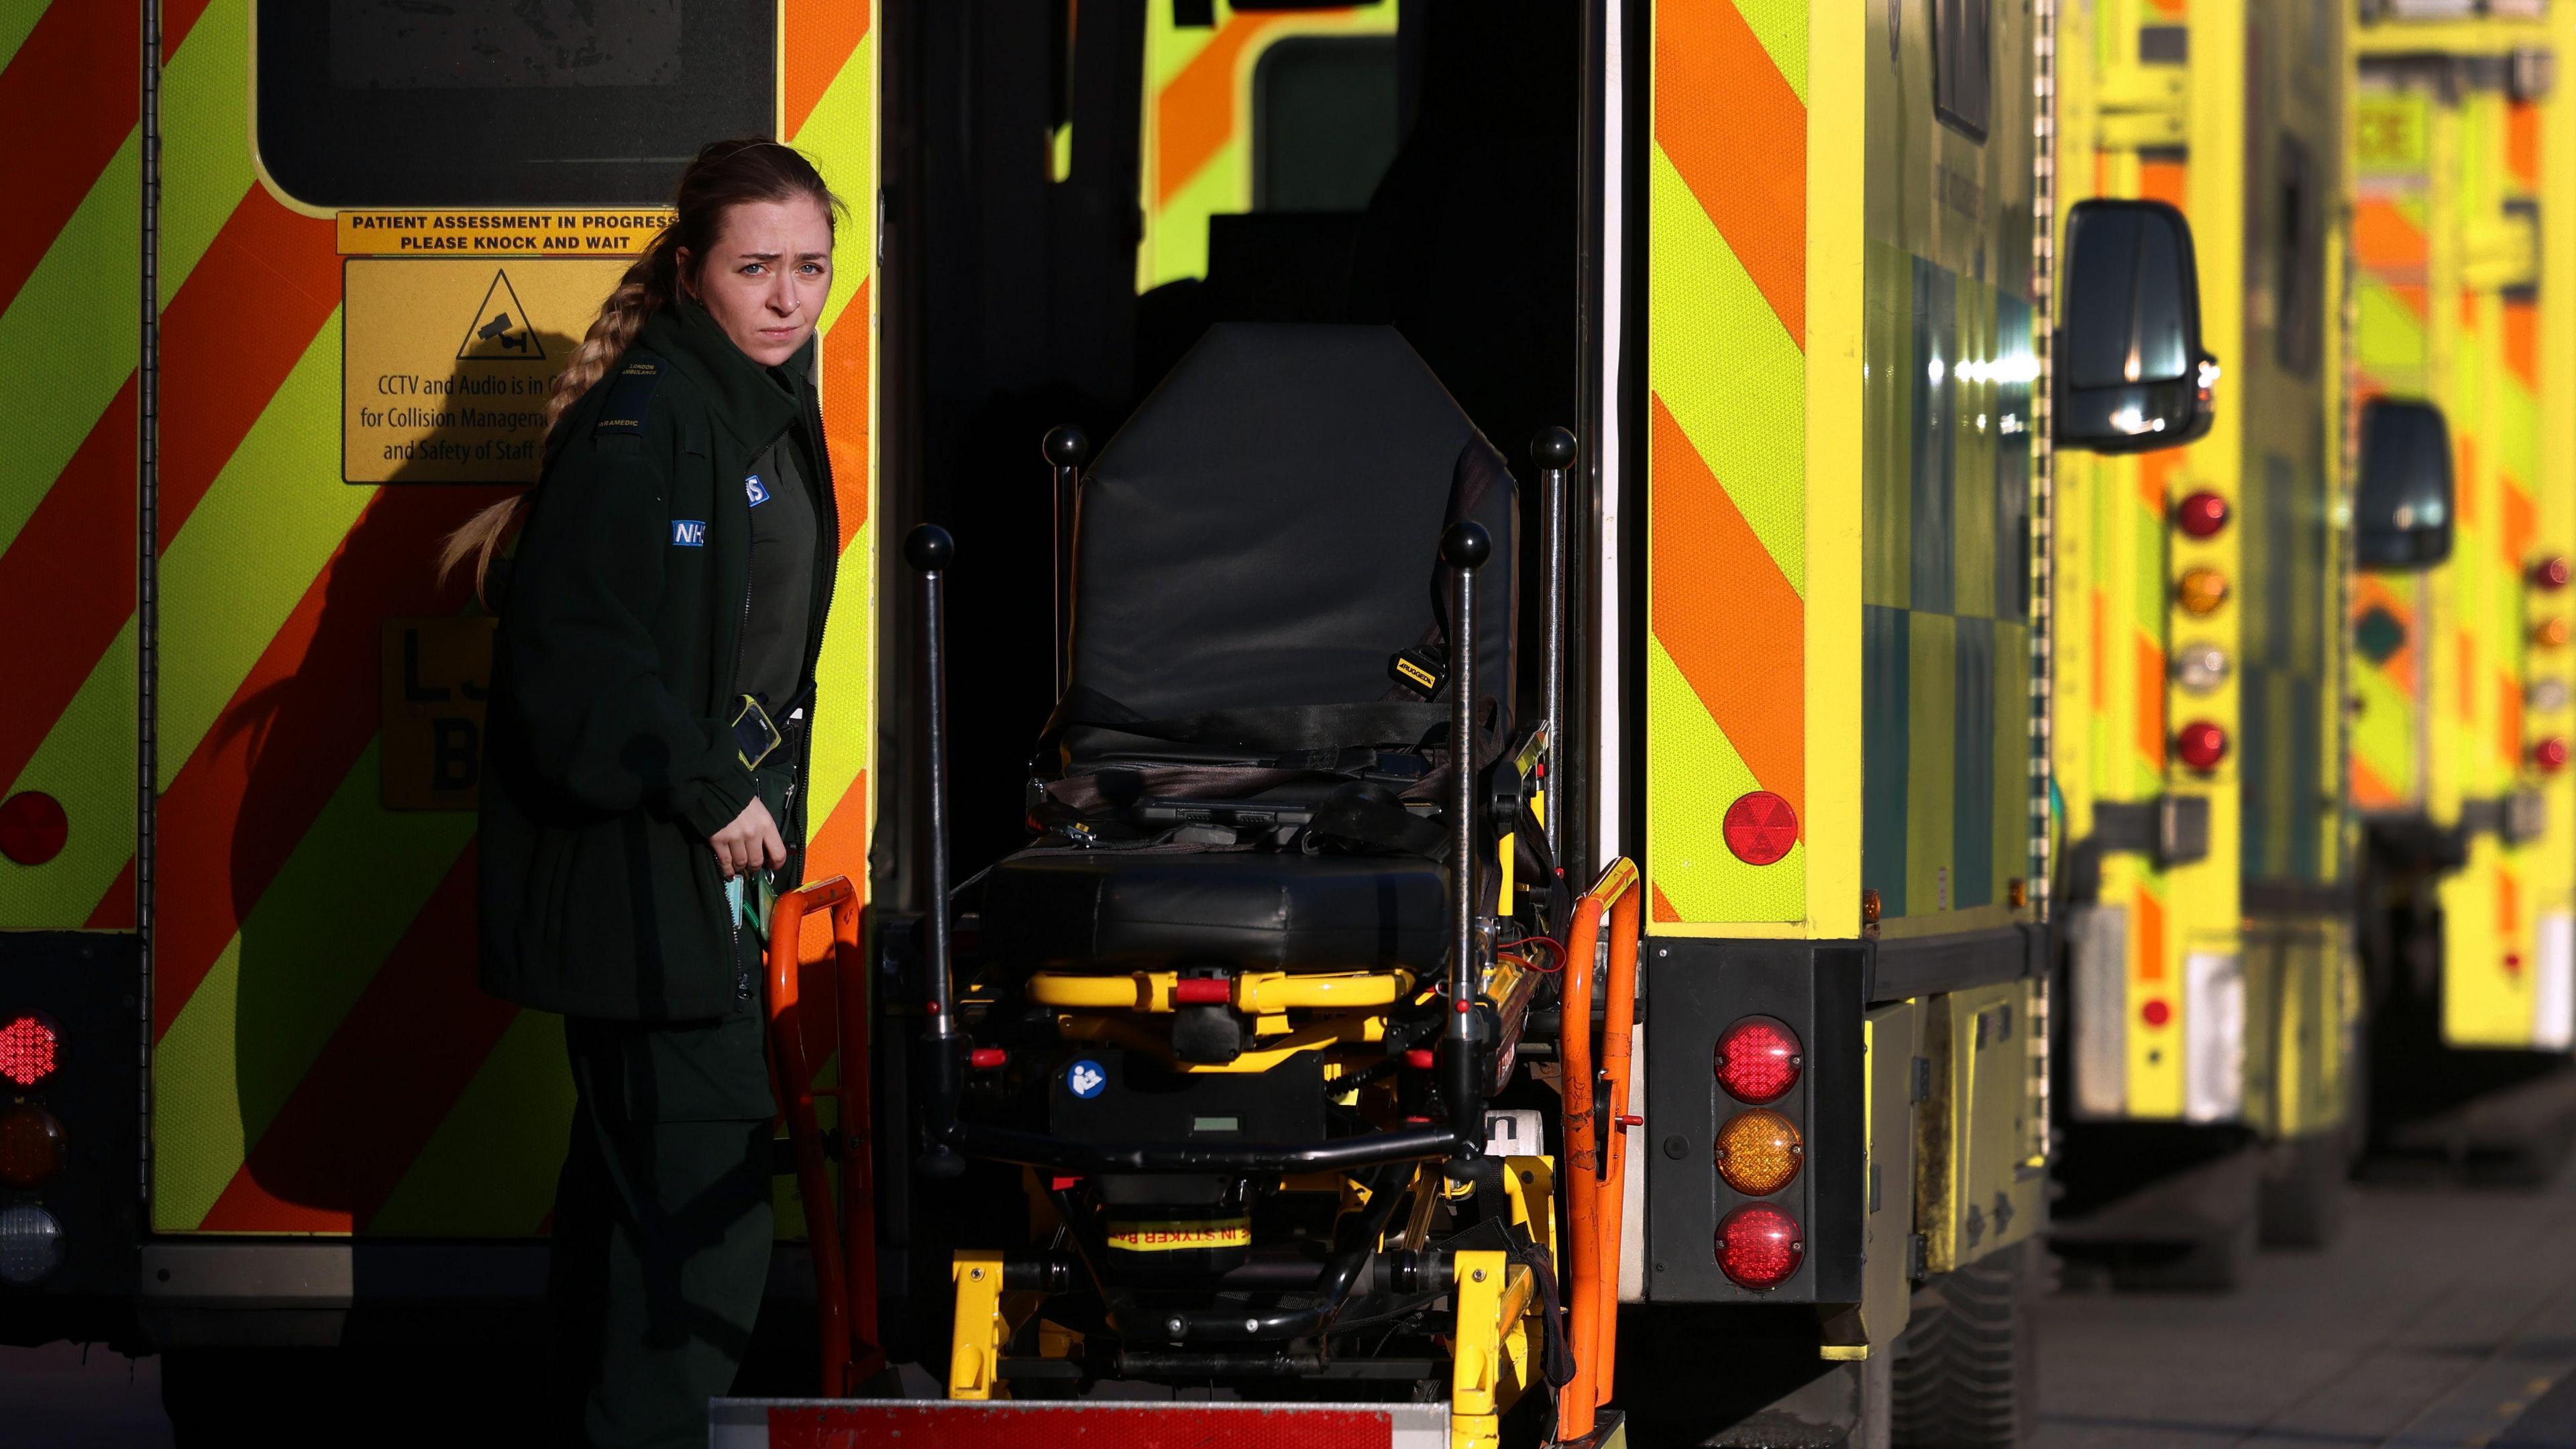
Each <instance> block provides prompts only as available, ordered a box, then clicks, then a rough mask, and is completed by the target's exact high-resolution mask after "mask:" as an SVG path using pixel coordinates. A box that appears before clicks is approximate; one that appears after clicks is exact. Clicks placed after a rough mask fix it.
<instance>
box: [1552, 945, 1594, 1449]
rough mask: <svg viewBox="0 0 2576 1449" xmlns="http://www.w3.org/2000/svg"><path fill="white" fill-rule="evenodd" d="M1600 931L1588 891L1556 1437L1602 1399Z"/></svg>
mask: <svg viewBox="0 0 2576 1449" xmlns="http://www.w3.org/2000/svg"><path fill="white" fill-rule="evenodd" d="M1600 936H1601V901H1600V899H1599V898H1598V897H1595V896H1590V895H1586V896H1585V897H1584V898H1583V899H1582V900H1581V901H1580V902H1578V903H1577V904H1576V906H1575V908H1574V920H1573V922H1572V924H1570V925H1568V926H1567V927H1566V931H1565V969H1564V970H1563V971H1562V972H1561V973H1560V975H1559V979H1560V980H1562V981H1563V982H1564V983H1565V985H1564V988H1563V992H1564V996H1563V1000H1562V1001H1561V1002H1560V1004H1559V1012H1560V1015H1561V1016H1562V1018H1563V1019H1562V1021H1561V1022H1560V1024H1559V1026H1558V1028H1557V1046H1556V1063H1557V1089H1558V1091H1559V1092H1560V1093H1561V1094H1562V1095H1563V1096H1564V1099H1565V1134H1564V1135H1565V1162H1566V1168H1565V1228H1566V1232H1565V1242H1566V1247H1567V1249H1568V1250H1569V1251H1568V1253H1567V1260H1566V1265H1565V1268H1566V1292H1565V1309H1566V1319H1567V1322H1566V1328H1565V1332H1566V1340H1567V1342H1568V1343H1569V1344H1570V1345H1572V1347H1573V1350H1574V1379H1573V1381H1572V1382H1571V1383H1569V1384H1567V1385H1566V1386H1565V1392H1564V1393H1562V1394H1559V1395H1558V1396H1557V1410H1556V1411H1557V1418H1558V1423H1557V1426H1556V1435H1557V1437H1558V1438H1559V1439H1566V1440H1572V1439H1580V1438H1582V1437H1583V1436H1584V1435H1586V1434H1589V1433H1591V1432H1592V1410H1593V1407H1594V1405H1595V1404H1597V1403H1599V1402H1600V1401H1599V1399H1597V1398H1596V1397H1595V1394H1594V1391H1595V1388H1596V1385H1595V1384H1594V1382H1593V1371H1594V1368H1595V1363H1596V1354H1597V1350H1596V1349H1595V1347H1594V1345H1595V1344H1597V1343H1598V1342H1599V1341H1600V1339H1599V1335H1600V1322H1601V1320H1600V1285H1601V1265H1600V1264H1599V1262H1598V1261H1596V1252H1597V1249H1598V1247H1599V1243H1598V1234H1599V1225H1598V1223H1597V1221H1596V1215H1597V1214H1598V1213H1599V1211H1600V1183H1599V1181H1598V1180H1597V1178H1598V1174H1599V1172H1600V1169H1601V1154H1600V1150H1599V1147H1598V1145H1597V1144H1598V1140H1599V1128H1598V1124H1597V1123H1595V1122H1594V1121H1593V1120H1592V1119H1593V1111H1592V956H1593V952H1594V950H1595V949H1596V943H1597V942H1598V941H1599V940H1600Z"/></svg>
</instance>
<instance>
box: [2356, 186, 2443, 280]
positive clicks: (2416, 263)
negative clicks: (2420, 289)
mask: <svg viewBox="0 0 2576 1449" xmlns="http://www.w3.org/2000/svg"><path fill="white" fill-rule="evenodd" d="M2352 254H2353V260H2355V261H2357V262H2359V263H2360V264H2361V265H2362V267H2363V268H2364V269H2365V270H2368V271H2373V272H2389V271H2403V270H2406V269H2408V268H2413V267H2422V266H2424V265H2425V264H2426V263H2428V262H2429V261H2430V260H2431V259H2432V255H2433V247H2432V243H2431V242H2429V241H2427V240H2426V239H2425V236H2424V229H2423V228H2422V227H2420V226H2417V225H2416V224H2415V222H2414V220H2413V219H2412V218H2411V217H2409V216H2407V215H2406V213H2405V212H2404V211H2402V210H2400V209H2399V207H2398V205H2397V203H2395V202H2393V201H2390V200H2387V199H2386V198H2384V197H2381V198H2374V197H2363V198H2362V199H2361V200H2359V201H2357V202H2355V203H2354V204H2353V209H2352Z"/></svg>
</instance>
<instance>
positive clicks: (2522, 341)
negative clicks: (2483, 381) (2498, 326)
mask: <svg viewBox="0 0 2576 1449" xmlns="http://www.w3.org/2000/svg"><path fill="white" fill-rule="evenodd" d="M2504 365H2505V366H2506V367H2508V368H2511V369H2512V370H2513V375H2514V376H2515V377H2517V378H2519V379H2521V381H2522V385H2523V386H2524V387H2527V388H2529V389H2531V390H2532V391H2533V392H2538V391H2540V306H2539V304H2538V303H2536V302H2523V301H2517V300H2515V299H2514V298H2511V297H2507V298H2506V299H2505V303H2504Z"/></svg>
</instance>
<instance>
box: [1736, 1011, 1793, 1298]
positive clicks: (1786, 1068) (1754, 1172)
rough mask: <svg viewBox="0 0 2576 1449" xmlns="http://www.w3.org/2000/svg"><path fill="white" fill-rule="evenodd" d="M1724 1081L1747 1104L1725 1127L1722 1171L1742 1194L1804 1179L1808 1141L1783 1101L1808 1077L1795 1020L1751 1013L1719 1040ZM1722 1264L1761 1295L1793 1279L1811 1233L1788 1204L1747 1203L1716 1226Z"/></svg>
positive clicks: (1762, 1194) (1764, 1192) (1768, 1192)
mask: <svg viewBox="0 0 2576 1449" xmlns="http://www.w3.org/2000/svg"><path fill="white" fill-rule="evenodd" d="M1713 1065H1714V1067H1715V1069H1716V1072H1717V1084H1718V1086H1719V1087H1720V1088H1722V1089H1723V1090H1724V1091H1725V1092H1726V1094H1727V1095H1728V1096H1729V1097H1732V1098H1733V1099H1735V1100H1736V1101H1737V1102H1740V1103H1743V1104H1744V1109H1743V1110H1741V1111H1738V1112H1736V1113H1735V1114H1734V1115H1733V1116H1731V1117H1729V1118H1728V1119H1727V1120H1726V1123H1725V1125H1724V1126H1722V1127H1720V1128H1719V1129H1718V1133H1717V1143H1716V1159H1717V1175H1718V1177H1719V1178H1720V1180H1722V1181H1723V1182H1725V1184H1726V1185H1727V1186H1728V1187H1729V1188H1732V1189H1733V1190H1734V1191H1736V1192H1737V1193H1740V1194H1742V1195H1743V1196H1745V1197H1749V1198H1757V1199H1758V1198H1767V1197H1770V1196H1772V1195H1773V1194H1775V1193H1779V1192H1781V1191H1784V1190H1785V1189H1787V1188H1788V1187H1789V1186H1790V1185H1791V1184H1793V1183H1795V1182H1796V1181H1797V1180H1798V1172H1799V1169H1800V1168H1802V1167H1804V1166H1805V1165H1806V1160H1807V1144H1806V1140H1805V1138H1804V1137H1803V1136H1801V1135H1800V1133H1799V1131H1798V1124H1797V1122H1796V1120H1795V1119H1794V1117H1793V1116H1792V1115H1791V1114H1790V1113H1788V1112H1785V1111H1781V1110H1778V1109H1777V1108H1775V1107H1774V1106H1773V1105H1772V1104H1774V1103H1780V1102H1783V1101H1784V1100H1785V1099H1787V1098H1788V1096H1789V1095H1790V1093H1792V1092H1793V1091H1795V1090H1796V1089H1797V1086H1798V1082H1799V1079H1800V1078H1801V1077H1803V1076H1805V1075H1806V1067H1807V1059H1806V1054H1805V1052H1804V1050H1803V1049H1802V1048H1801V1047H1800V1045H1799V1043H1798V1034H1797V1033H1796V1032H1795V1031H1793V1030H1791V1029H1790V1027H1789V1025H1788V1023H1786V1022H1784V1021H1780V1020H1778V1019H1777V1018H1774V1017H1768V1016H1748V1017H1746V1018H1744V1019H1743V1020H1741V1021H1739V1022H1737V1023H1735V1024H1734V1025H1733V1026H1730V1027H1728V1028H1727V1029H1726V1032H1725V1034H1724V1035H1722V1036H1720V1037H1719V1038H1718V1039H1717V1050H1716V1053H1715V1057H1714V1062H1713ZM1716 1253H1717V1265H1718V1267H1719V1268H1720V1269H1722V1270H1724V1272H1725V1273H1726V1276H1727V1277H1729V1278H1731V1279H1733V1280H1734V1281H1735V1282H1736V1283H1737V1284H1738V1285H1740V1286H1742V1287H1745V1288H1750V1289H1753V1290H1755V1291H1757V1292H1759V1291H1763V1290H1767V1289H1772V1288H1777V1287H1779V1286H1780V1285H1781V1284H1783V1283H1786V1282H1788V1281H1789V1278H1790V1276H1791V1275H1793V1274H1795V1273H1796V1272H1797V1271H1798V1265H1799V1264H1800V1263H1801V1262H1803V1261H1805V1259H1806V1256H1807V1244H1806V1235H1805V1233H1804V1231H1803V1230H1802V1229H1801V1228H1800V1227H1799V1226H1798V1219H1797V1218H1796V1216H1795V1215H1793V1214H1792V1213H1791V1212H1790V1211H1789V1210H1788V1209H1787V1208H1785V1207H1783V1206H1781V1205H1780V1204H1777V1203H1771V1202H1759V1201H1757V1202H1748V1203H1745V1204H1742V1205H1741V1206H1739V1207H1737V1208H1736V1209H1735V1210H1734V1211H1732V1212H1730V1213H1728V1214H1727V1215H1726V1216H1725V1217H1724V1218H1723V1219H1722V1220H1720V1221H1719V1223H1718V1226H1717V1243H1716Z"/></svg>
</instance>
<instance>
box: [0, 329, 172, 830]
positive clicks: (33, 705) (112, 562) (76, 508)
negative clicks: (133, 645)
mask: <svg viewBox="0 0 2576 1449" xmlns="http://www.w3.org/2000/svg"><path fill="white" fill-rule="evenodd" d="M137 396H138V393H137V389H136V386H135V379H134V377H133V376H132V375H129V376H127V378H126V379H125V387H124V389H123V390H122V391H120V392H118V393H117V395H116V398H115V400H114V401H112V402H110V403H109V404H108V405H107V411H106V412H105V413H103V414H101V415H100V416H99V420H98V423H97V425H96V426H94V427H92V428H91V429H90V431H89V436H88V437H87V438H84V439H82V440H81V445H80V449H79V451H77V452H75V453H73V454H72V457H71V461H70V462H68V463H66V464H64V465H63V471H62V475H61V476H60V477H58V478H56V479H55V480H54V483H53V486H52V487H51V488H49V489H47V490H46V491H45V496H44V498H43V500H42V501H40V502H39V503H37V505H36V511H35V512H34V513H32V514H30V515H28V518H27V523H26V526H25V527H24V528H23V529H21V530H19V533H18V536H17V537H16V538H14V539H12V540H10V543H9V547H8V549H7V551H6V552H0V619H11V620H20V621H33V620H37V619H42V620H44V621H45V627H44V628H42V629H35V630H30V631H28V632H27V633H24V634H21V635H19V636H18V637H17V638H16V639H14V640H12V641H11V648H10V653H11V665H10V670H9V673H10V676H11V678H10V680H9V692H10V696H11V700H12V702H11V704H10V706H9V708H7V709H0V788H5V786H6V783H7V782H8V781H11V780H14V779H16V778H18V772H19V771H21V770H23V769H25V768H26V767H27V761H28V760H29V759H30V758H31V757H32V756H34V754H35V753H36V750H37V748H38V747H39V746H41V745H43V744H44V742H45V736H46V735H48V734H50V733H52V731H53V728H54V722H55V721H56V720H57V719H59V718H60V717H61V716H62V712H63V710H64V708H65V707H66V706H68V705H69V704H70V703H71V700H72V697H73V696H74V695H76V694H78V693H80V689H81V686H82V685H84V684H86V683H88V682H89V677H90V675H91V674H92V673H93V672H94V671H96V669H97V668H98V662H99V660H100V658H101V657H103V656H104V655H105V654H106V653H107V651H108V649H109V648H110V647H111V646H112V645H114V644H115V642H116V636H117V632H118V631H119V630H121V629H123V628H124V627H125V621H126V620H127V619H128V618H130V617H132V615H133V613H134V578H135V574H134V555H135V537H134V530H135V482H134V469H135V437H136V434H135V423H136V413H137V408H138V403H137V401H136V399H137Z"/></svg>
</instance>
